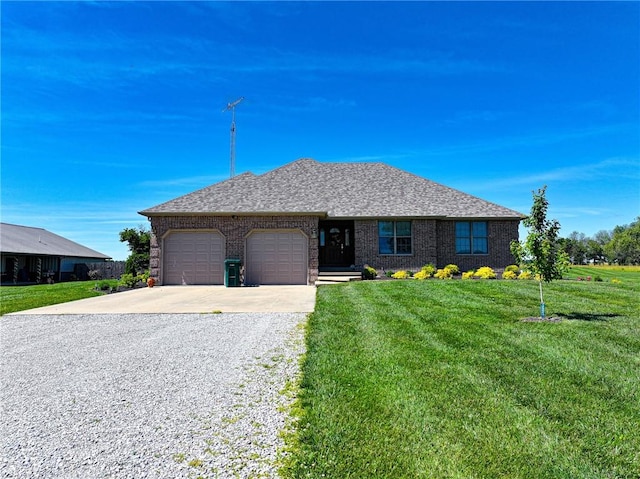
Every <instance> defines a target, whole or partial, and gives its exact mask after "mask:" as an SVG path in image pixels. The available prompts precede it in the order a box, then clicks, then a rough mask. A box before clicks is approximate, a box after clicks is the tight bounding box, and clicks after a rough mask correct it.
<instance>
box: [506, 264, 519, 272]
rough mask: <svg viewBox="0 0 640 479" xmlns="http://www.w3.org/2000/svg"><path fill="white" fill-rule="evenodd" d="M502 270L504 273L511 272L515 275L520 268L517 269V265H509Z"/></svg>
mask: <svg viewBox="0 0 640 479" xmlns="http://www.w3.org/2000/svg"><path fill="white" fill-rule="evenodd" d="M504 270H505V272H507V271H512V272H514V273H515V274H518V273H520V267H519V266H518V265H516V264H510V265H509V266H507V267H506V268H505V269H504Z"/></svg>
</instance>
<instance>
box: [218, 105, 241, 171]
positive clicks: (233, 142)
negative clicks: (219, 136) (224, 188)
mask: <svg viewBox="0 0 640 479" xmlns="http://www.w3.org/2000/svg"><path fill="white" fill-rule="evenodd" d="M242 100H244V97H243V96H241V97H240V98H238V99H237V100H236V101H234V102H230V103H227V107H226V108H225V109H224V110H222V113H224V112H225V111H229V110H231V154H230V160H229V170H230V177H231V178H233V177H234V176H235V175H236V106H238V104H239V103H240V102H241V101H242Z"/></svg>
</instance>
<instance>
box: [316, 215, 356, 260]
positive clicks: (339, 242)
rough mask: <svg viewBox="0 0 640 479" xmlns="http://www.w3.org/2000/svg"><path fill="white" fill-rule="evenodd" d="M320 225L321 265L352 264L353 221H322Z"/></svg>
mask: <svg viewBox="0 0 640 479" xmlns="http://www.w3.org/2000/svg"><path fill="white" fill-rule="evenodd" d="M319 226H320V237H319V244H320V258H319V259H320V266H330V267H348V266H351V265H352V264H353V261H354V247H353V239H354V238H353V221H321V222H320V225H319Z"/></svg>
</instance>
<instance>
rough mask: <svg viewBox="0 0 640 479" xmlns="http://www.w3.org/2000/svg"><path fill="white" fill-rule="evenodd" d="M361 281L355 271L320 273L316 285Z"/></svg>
mask: <svg viewBox="0 0 640 479" xmlns="http://www.w3.org/2000/svg"><path fill="white" fill-rule="evenodd" d="M361 279H362V275H361V274H360V273H359V272H355V271H320V272H319V273H318V280H317V281H316V285H319V284H336V283H348V282H349V281H360V280H361Z"/></svg>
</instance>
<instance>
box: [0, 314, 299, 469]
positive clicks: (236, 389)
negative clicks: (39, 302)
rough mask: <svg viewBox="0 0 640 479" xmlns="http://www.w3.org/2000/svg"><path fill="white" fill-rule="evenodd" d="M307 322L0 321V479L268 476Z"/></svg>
mask: <svg viewBox="0 0 640 479" xmlns="http://www.w3.org/2000/svg"><path fill="white" fill-rule="evenodd" d="M305 322H306V314H304V313H226V314H118V315H105V314H103V315H73V316H59V315H58V316H55V315H54V316H26V315H24V316H20V315H12V316H4V317H2V318H0V340H1V358H2V363H1V373H0V390H1V393H0V394H1V397H0V401H1V412H2V415H1V418H0V426H1V429H0V434H1V435H2V456H1V458H0V477H3V478H14V477H15V478H87V477H91V478H136V479H138V478H198V477H202V478H226V477H234V478H235V477H275V476H276V470H277V464H276V460H277V458H278V451H279V449H280V448H281V447H282V446H283V444H282V439H281V438H280V437H279V432H280V431H282V430H283V429H284V428H285V425H286V421H287V420H288V417H287V413H286V410H287V405H288V404H289V403H290V401H291V400H292V399H291V397H290V396H288V395H286V394H283V392H282V391H283V389H284V388H285V387H286V385H287V384H289V383H290V381H294V380H295V379H296V378H297V375H298V374H299V358H300V355H301V354H302V353H303V352H304V324H305Z"/></svg>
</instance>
